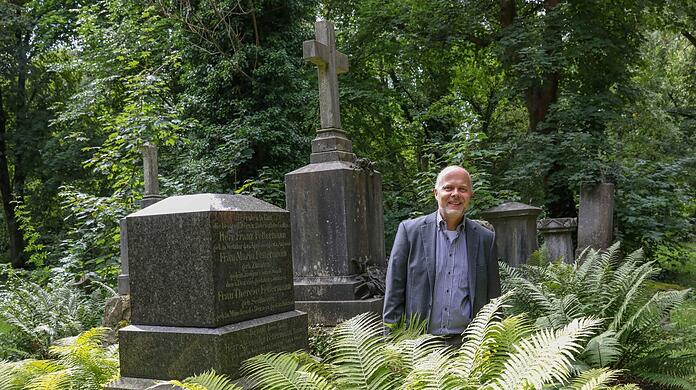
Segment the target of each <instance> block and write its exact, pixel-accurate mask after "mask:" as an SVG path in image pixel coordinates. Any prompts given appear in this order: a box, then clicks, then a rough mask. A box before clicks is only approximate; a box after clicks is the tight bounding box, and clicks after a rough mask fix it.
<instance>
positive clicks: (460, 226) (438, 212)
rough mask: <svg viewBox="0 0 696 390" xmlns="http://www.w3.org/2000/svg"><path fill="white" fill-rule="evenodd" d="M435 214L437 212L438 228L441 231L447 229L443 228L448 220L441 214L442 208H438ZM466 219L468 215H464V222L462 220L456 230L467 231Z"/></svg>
mask: <svg viewBox="0 0 696 390" xmlns="http://www.w3.org/2000/svg"><path fill="white" fill-rule="evenodd" d="M435 214H437V230H440V231H443V230H446V229H443V225H445V224H446V222H445V220H444V219H443V218H442V215H441V214H440V210H438V211H437V212H436V213H435ZM465 221H466V216H464V218H462V222H460V223H459V225H457V228H456V229H455V231H458V232H463V231H465V230H464V228H465V227H466V225H465V224H464V222H465Z"/></svg>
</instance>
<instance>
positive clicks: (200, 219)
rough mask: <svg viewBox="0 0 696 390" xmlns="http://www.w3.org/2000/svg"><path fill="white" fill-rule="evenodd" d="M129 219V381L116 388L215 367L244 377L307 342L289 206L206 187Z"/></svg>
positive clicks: (124, 332) (124, 341) (125, 335)
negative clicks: (255, 364)
mask: <svg viewBox="0 0 696 390" xmlns="http://www.w3.org/2000/svg"><path fill="white" fill-rule="evenodd" d="M126 224H127V230H128V256H129V263H130V264H129V265H130V288H131V295H130V296H131V318H132V325H130V326H127V327H125V328H122V329H121V330H120V332H119V344H120V345H119V350H120V370H121V377H122V378H121V379H120V380H119V381H118V382H116V383H114V384H112V385H110V387H107V388H108V389H121V390H123V389H131V388H133V386H140V385H141V384H142V383H150V384H153V383H155V381H154V380H168V379H182V378H185V377H188V376H191V375H195V374H199V373H202V372H204V371H207V370H210V369H215V371H216V372H218V373H221V374H225V375H228V376H229V377H231V378H237V377H239V367H240V364H241V363H242V361H244V360H245V359H247V358H250V357H252V356H255V355H257V354H260V353H265V352H270V351H295V350H298V349H302V348H306V347H307V315H306V314H305V313H302V312H299V311H296V310H295V304H294V297H293V284H292V257H291V243H290V220H289V213H288V212H287V211H285V210H283V209H281V208H278V207H276V206H273V205H270V204H268V203H265V202H263V201H260V200H258V199H255V198H253V197H249V196H244V195H217V194H199V195H187V196H176V197H170V198H167V199H164V200H162V201H161V202H158V203H156V204H154V205H152V206H150V207H147V208H145V209H142V210H140V211H138V212H136V213H133V214H131V215H129V216H127V217H126ZM128 386H131V387H128ZM135 388H141V387H135Z"/></svg>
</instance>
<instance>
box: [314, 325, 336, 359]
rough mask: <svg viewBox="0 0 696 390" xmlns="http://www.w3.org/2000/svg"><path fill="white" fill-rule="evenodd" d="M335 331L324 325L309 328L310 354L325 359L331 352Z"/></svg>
mask: <svg viewBox="0 0 696 390" xmlns="http://www.w3.org/2000/svg"><path fill="white" fill-rule="evenodd" d="M332 335H333V329H332V328H327V327H325V326H322V325H313V326H312V325H310V327H309V354H310V355H312V356H316V357H318V358H320V359H324V358H325V357H326V355H327V354H328V352H329V346H330V345H331V337H332Z"/></svg>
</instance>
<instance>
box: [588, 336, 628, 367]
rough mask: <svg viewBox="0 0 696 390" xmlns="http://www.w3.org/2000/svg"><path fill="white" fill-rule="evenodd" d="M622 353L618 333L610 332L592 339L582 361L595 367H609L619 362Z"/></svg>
mask: <svg viewBox="0 0 696 390" xmlns="http://www.w3.org/2000/svg"><path fill="white" fill-rule="evenodd" d="M622 353H623V351H622V348H621V343H620V342H619V339H618V338H617V336H616V332H613V331H611V330H608V331H606V332H604V333H602V334H599V335H597V336H595V337H593V338H592V339H590V341H589V342H588V343H587V346H585V350H584V351H583V352H582V355H581V359H582V360H584V361H585V362H587V363H588V364H589V365H591V366H593V367H607V366H608V365H610V364H612V363H614V362H616V361H617V360H619V358H620V357H621V354H622Z"/></svg>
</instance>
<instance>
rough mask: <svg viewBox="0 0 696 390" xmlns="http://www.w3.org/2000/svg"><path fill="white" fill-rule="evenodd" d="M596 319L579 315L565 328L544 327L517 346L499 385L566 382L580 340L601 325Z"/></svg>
mask: <svg viewBox="0 0 696 390" xmlns="http://www.w3.org/2000/svg"><path fill="white" fill-rule="evenodd" d="M599 324H600V321H598V320H596V319H591V318H588V319H576V320H573V321H572V322H571V323H570V324H568V325H567V326H566V327H565V328H563V329H560V330H557V331H551V330H542V331H540V332H539V333H536V334H534V335H532V336H530V337H529V338H526V339H524V340H522V341H521V342H520V343H519V344H518V345H516V346H515V353H514V354H512V356H510V359H509V360H508V361H507V362H506V363H505V368H504V370H503V372H502V373H501V375H500V379H498V380H496V381H494V382H493V383H492V386H493V388H496V389H512V388H518V387H524V386H527V385H529V386H532V387H534V388H537V389H538V388H541V387H542V386H543V385H544V384H545V383H550V382H564V381H566V380H567V379H568V378H569V377H570V366H571V360H572V356H573V355H574V354H577V353H578V352H579V351H580V350H581V346H580V342H582V341H583V340H584V339H586V338H588V337H589V336H590V335H591V334H592V333H593V332H594V330H595V329H596V328H597V327H598V326H599Z"/></svg>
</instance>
